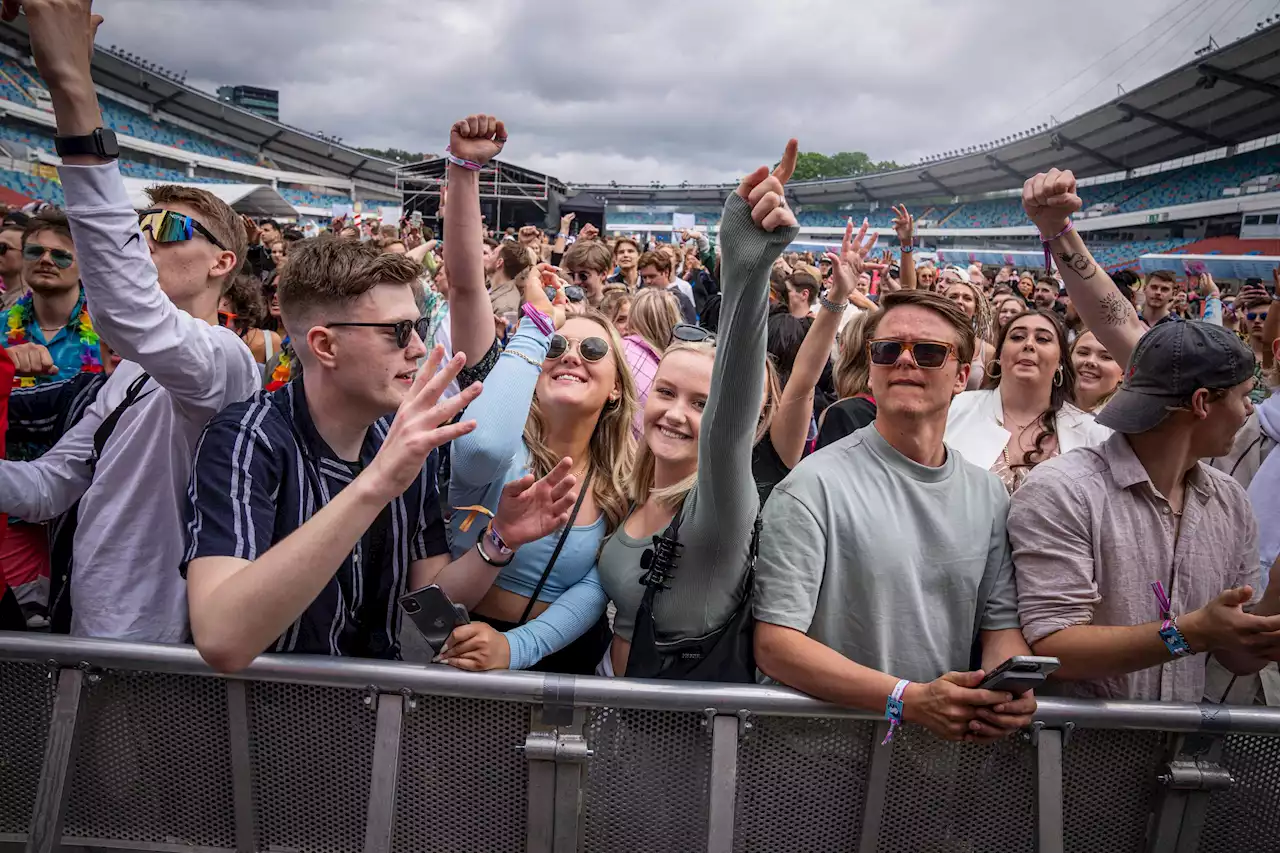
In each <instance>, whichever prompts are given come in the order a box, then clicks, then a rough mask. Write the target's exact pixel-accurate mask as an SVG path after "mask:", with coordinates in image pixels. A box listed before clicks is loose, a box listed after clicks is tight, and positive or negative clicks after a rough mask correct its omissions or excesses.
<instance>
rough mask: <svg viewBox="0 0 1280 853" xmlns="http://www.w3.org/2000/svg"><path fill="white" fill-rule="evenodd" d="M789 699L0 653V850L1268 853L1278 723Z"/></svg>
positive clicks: (411, 671) (761, 692) (1102, 708)
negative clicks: (952, 731)
mask: <svg viewBox="0 0 1280 853" xmlns="http://www.w3.org/2000/svg"><path fill="white" fill-rule="evenodd" d="M883 735H884V723H883V721H881V720H878V719H875V718H873V717H872V716H871V715H868V714H861V713H855V712H851V711H848V710H846V709H842V708H837V707H834V706H831V705H827V704H824V703H821V702H818V701H816V700H814V699H811V698H809V697H806V696H803V695H801V694H799V693H796V692H794V691H791V690H787V689H782V688H778V687H764V686H759V687H757V686H732V685H704V684H697V685H694V684H687V683H677V682H657V681H638V680H627V679H599V678H574V677H569V676H555V675H539V674H534V673H519V672H499V673H485V674H471V673H464V672H459V671H457V670H455V669H452V668H450V667H447V666H426V667H424V666H416V665H408V664H396V663H383V662H371V661H359V660H349V659H348V660H337V659H329V658H312V657H303V656H271V655H266V656H263V657H260V658H259V659H258V660H257V661H255V662H254V663H253V665H252V666H250V667H249V668H248V669H247V670H245V671H244V672H242V673H240V674H238V675H236V676H233V677H229V678H228V677H223V676H220V675H218V674H216V673H214V672H213V671H211V670H210V669H209V668H208V667H207V666H205V664H204V663H203V662H202V661H201V659H200V657H199V655H198V654H197V653H196V651H195V650H194V649H193V648H191V647H189V646H157V645H140V644H128V643H115V642H103V641H94V640H76V639H69V638H51V637H48V636H43V635H32V634H3V633H0V848H3V849H4V850H6V851H17V850H21V849H25V850H26V851H29V853H52V851H54V850H57V849H58V848H59V847H68V848H107V849H112V850H120V849H126V850H139V851H152V852H153V853H158V851H175V853H177V852H179V851H180V852H181V853H214V851H236V853H251V851H282V852H283V851H321V853H330V852H332V853H338V851H343V852H344V853H345V851H365V853H392V851H394V853H423V852H424V851H425V853H431V852H432V851H448V853H455V851H485V853H503V852H504V851H531V853H551V851H556V853H560V851H579V850H581V851H590V852H591V853H596V851H610V853H612V851H634V853H646V852H647V851H655V853H682V851H704V850H705V851H709V853H730V851H740V853H748V851H751V853H754V852H755V851H760V853H778V851H805V853H809V851H855V853H877V851H879V853H890V851H893V853H898V851H1028V853H1031V851H1038V853H1066V851H1078V852H1079V853H1112V851H1115V853H1128V852H1129V851H1134V852H1135V853H1137V852H1138V851H1162V853H1163V851H1175V853H1195V852H1196V851H1199V853H1228V851H1229V853H1277V851H1280V710H1273V709H1268V708H1265V707H1243V706H1232V707H1227V706H1214V705H1191V704H1156V703H1143V702H1081V701H1069V700H1053V699H1043V700H1041V702H1040V710H1039V713H1038V714H1037V721H1036V723H1035V725H1034V726H1033V727H1032V728H1031V729H1030V730H1029V731H1028V732H1027V733H1026V734H1025V735H1023V736H1020V737H1016V738H1011V739H1009V740H1006V741H1004V742H1002V743H999V744H995V745H993V746H978V745H964V744H952V743H945V742H942V741H939V740H936V739H934V738H933V737H931V736H930V735H929V734H927V733H926V732H924V731H923V730H921V729H918V728H915V727H912V726H907V727H904V728H903V729H902V730H901V731H899V733H898V734H897V735H896V736H895V737H894V739H893V741H892V742H891V744H890V745H888V746H880V745H879V744H880V741H881V739H882V737H883Z"/></svg>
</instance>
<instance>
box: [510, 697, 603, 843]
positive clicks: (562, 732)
mask: <svg viewBox="0 0 1280 853" xmlns="http://www.w3.org/2000/svg"><path fill="white" fill-rule="evenodd" d="M574 681H575V680H574V678H573V677H572V676H568V675H549V676H547V677H546V680H545V682H544V685H543V691H542V704H541V705H536V706H534V707H533V708H532V709H531V712H530V722H529V734H528V736H527V737H526V738H525V741H524V747H523V749H524V757H525V759H526V760H528V762H529V789H528V813H527V821H526V823H527V830H526V838H525V850H526V851H528V853H576V851H577V849H578V840H579V836H580V834H581V833H580V828H581V819H580V818H581V812H582V781H583V778H582V774H583V765H584V764H586V762H587V760H588V759H589V758H590V757H591V750H590V749H588V748H587V740H586V738H585V737H584V736H583V729H584V727H585V725H586V719H587V709H585V708H574V707H573V701H574V698H573V697H574Z"/></svg>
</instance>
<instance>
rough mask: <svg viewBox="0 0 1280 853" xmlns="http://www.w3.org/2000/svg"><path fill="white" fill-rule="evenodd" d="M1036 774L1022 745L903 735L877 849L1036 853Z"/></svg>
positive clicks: (916, 732) (912, 729)
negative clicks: (975, 742) (957, 741)
mask: <svg viewBox="0 0 1280 853" xmlns="http://www.w3.org/2000/svg"><path fill="white" fill-rule="evenodd" d="M877 748H883V749H888V747H887V746H886V747H877ZM1035 766H1036V756H1035V751H1034V750H1033V749H1032V748H1031V746H1030V745H1029V744H1027V743H1025V742H1024V740H1023V739H1022V738H1021V737H1013V738H1009V739H1006V740H1003V741H1000V742H999V743H995V744H992V745H989V746H985V745H978V744H964V743H950V742H946V741H940V740H937V739H936V738H934V737H932V736H931V735H930V734H929V733H928V732H927V731H926V730H924V729H922V728H919V727H916V726H906V727H904V728H903V729H902V730H901V731H899V732H898V733H897V734H895V735H894V738H893V762H892V764H891V765H890V770H889V780H888V782H887V783H886V786H885V803H884V812H883V815H882V817H881V819H880V834H879V836H878V838H877V842H878V846H877V848H876V849H877V850H878V851H880V853H899V851H903V850H912V851H919V853H969V851H978V850H981V851H990V853H1034V851H1035V832H1036V808H1035V806H1036V802H1035ZM1100 849H1105V848H1096V849H1095V853H1097V850H1100Z"/></svg>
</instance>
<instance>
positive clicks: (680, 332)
mask: <svg viewBox="0 0 1280 853" xmlns="http://www.w3.org/2000/svg"><path fill="white" fill-rule="evenodd" d="M671 339H672V340H676V341H684V342H685V343H686V344H700V343H702V342H703V341H706V342H707V343H712V344H714V343H715V342H716V336H715V335H714V334H713V333H711V332H708V331H707V330H706V329H704V328H702V327H701V326H695V325H693V324H692V323H679V324H677V325H676V326H675V328H673V329H672V330H671Z"/></svg>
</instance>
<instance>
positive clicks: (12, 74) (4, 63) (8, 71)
mask: <svg viewBox="0 0 1280 853" xmlns="http://www.w3.org/2000/svg"><path fill="white" fill-rule="evenodd" d="M35 83H36V79H35V77H33V76H32V75H31V73H30V72H29V71H27V69H25V68H23V67H22V65H21V64H20V63H19V62H18V61H17V60H15V59H10V58H9V57H7V56H4V55H0V98H4V99H5V100H6V101H13V102H14V103H18V104H23V105H25V106H28V107H34V106H35V104H36V101H35V98H33V97H31V95H29V94H28V93H27V88H28V87H30V86H32V85H34V84H35Z"/></svg>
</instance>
